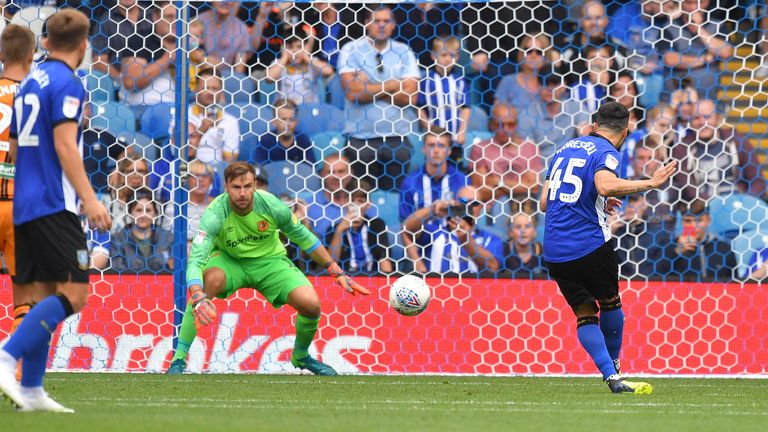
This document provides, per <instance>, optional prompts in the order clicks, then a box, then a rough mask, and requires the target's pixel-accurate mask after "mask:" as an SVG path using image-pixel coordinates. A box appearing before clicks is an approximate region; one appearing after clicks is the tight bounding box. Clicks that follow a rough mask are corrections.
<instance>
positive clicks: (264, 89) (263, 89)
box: [259, 79, 277, 105]
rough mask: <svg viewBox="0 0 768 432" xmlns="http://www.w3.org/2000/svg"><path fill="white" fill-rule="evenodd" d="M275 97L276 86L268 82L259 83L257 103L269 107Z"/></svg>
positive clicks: (261, 81) (264, 80)
mask: <svg viewBox="0 0 768 432" xmlns="http://www.w3.org/2000/svg"><path fill="white" fill-rule="evenodd" d="M276 97H277V85H276V84H275V83H274V82H272V81H269V80H266V79H263V80H260V81H259V103H260V104H262V105H269V104H270V103H272V101H274V100H275V98H276Z"/></svg>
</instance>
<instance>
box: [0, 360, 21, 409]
mask: <svg viewBox="0 0 768 432" xmlns="http://www.w3.org/2000/svg"><path fill="white" fill-rule="evenodd" d="M3 354H5V355H6V356H7V357H8V358H12V357H11V356H10V355H8V354H7V353H6V352H5V351H2V352H0V355H3ZM9 366H10V362H0V395H5V397H7V398H8V399H10V400H11V403H12V404H13V405H15V406H16V408H19V409H21V408H23V407H24V400H23V398H22V397H21V386H19V382H18V381H16V365H13V366H12V367H9Z"/></svg>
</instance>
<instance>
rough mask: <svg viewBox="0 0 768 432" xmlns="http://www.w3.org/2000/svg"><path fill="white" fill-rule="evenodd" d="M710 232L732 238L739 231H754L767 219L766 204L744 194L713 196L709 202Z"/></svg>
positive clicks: (767, 207) (767, 206)
mask: <svg viewBox="0 0 768 432" xmlns="http://www.w3.org/2000/svg"><path fill="white" fill-rule="evenodd" d="M709 214H710V216H711V217H712V222H711V224H710V226H709V231H710V232H711V233H714V234H717V235H719V236H722V237H724V238H727V239H732V238H734V237H735V236H736V235H738V234H739V233H744V232H747V231H755V230H757V229H760V226H761V225H763V226H764V225H765V221H767V220H768V204H766V203H765V202H763V201H761V200H760V199H759V198H755V197H753V196H751V195H746V194H738V193H737V194H732V195H728V196H722V197H715V198H712V200H711V201H710V202H709Z"/></svg>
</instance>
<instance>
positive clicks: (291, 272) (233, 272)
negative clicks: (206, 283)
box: [203, 251, 312, 309]
mask: <svg viewBox="0 0 768 432" xmlns="http://www.w3.org/2000/svg"><path fill="white" fill-rule="evenodd" d="M211 267H218V268H220V269H222V270H224V274H225V275H226V277H227V286H226V288H225V289H224V291H222V292H220V293H219V295H218V296H217V297H218V298H222V299H223V298H227V297H229V296H231V295H232V294H234V293H235V291H237V290H239V289H240V288H253V289H255V290H257V291H258V292H260V293H261V295H263V296H264V298H265V299H267V301H268V302H269V303H271V304H272V307H274V308H275V309H279V308H280V307H281V306H282V305H284V304H286V303H287V302H288V294H290V293H291V291H293V290H294V289H295V288H298V287H300V286H312V284H311V283H309V279H307V277H306V276H305V275H304V273H302V272H301V270H299V269H298V267H296V266H295V265H294V264H293V263H292V262H291V260H289V259H288V258H287V257H285V256H275V257H266V258H246V259H235V258H232V257H231V256H229V255H227V254H226V253H223V252H220V251H216V252H213V253H212V254H211V256H210V257H209V258H208V262H207V263H206V264H205V268H204V269H203V272H205V270H208V269H209V268H211Z"/></svg>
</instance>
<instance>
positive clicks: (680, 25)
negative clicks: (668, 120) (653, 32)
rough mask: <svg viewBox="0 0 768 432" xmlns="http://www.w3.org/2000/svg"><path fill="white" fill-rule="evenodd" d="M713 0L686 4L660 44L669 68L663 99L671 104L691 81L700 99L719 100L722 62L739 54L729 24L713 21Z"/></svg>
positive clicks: (693, 1) (681, 3) (676, 15)
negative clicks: (679, 91) (710, 5)
mask: <svg viewBox="0 0 768 432" xmlns="http://www.w3.org/2000/svg"><path fill="white" fill-rule="evenodd" d="M708 7H709V0H683V1H681V2H680V10H675V11H673V12H672V17H674V18H673V20H672V22H671V23H670V24H669V25H668V26H666V27H665V28H664V36H663V37H662V38H661V39H660V41H659V47H658V50H659V52H661V53H663V59H664V65H665V66H666V77H665V80H664V82H665V88H664V94H663V97H664V99H665V100H669V98H670V97H671V96H670V95H671V94H672V92H674V91H675V90H677V89H680V88H683V87H685V86H684V85H683V80H684V79H686V80H689V81H690V82H691V85H692V86H693V87H694V88H695V89H696V90H697V91H698V93H699V95H700V96H702V97H703V98H706V99H715V98H717V96H718V94H717V91H718V89H719V88H720V80H719V76H720V62H721V61H724V60H728V59H729V58H731V57H732V56H733V54H734V52H735V50H734V48H733V46H732V45H731V44H730V43H729V42H728V34H729V33H730V32H729V30H728V27H727V26H726V23H724V22H721V21H717V20H713V19H710V17H709V15H708V14H707V11H706V9H707V8H708Z"/></svg>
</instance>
